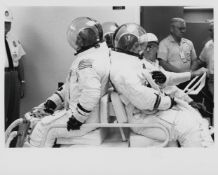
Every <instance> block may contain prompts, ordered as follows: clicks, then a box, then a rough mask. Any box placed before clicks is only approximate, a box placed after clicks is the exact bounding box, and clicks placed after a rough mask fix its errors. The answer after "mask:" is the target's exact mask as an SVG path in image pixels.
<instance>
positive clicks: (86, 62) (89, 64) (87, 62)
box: [78, 59, 92, 70]
mask: <svg viewBox="0 0 218 175" xmlns="http://www.w3.org/2000/svg"><path fill="white" fill-rule="evenodd" d="M85 68H92V60H90V59H86V60H82V61H80V62H79V65H78V69H79V70H82V69H85Z"/></svg>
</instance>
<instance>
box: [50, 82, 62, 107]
mask: <svg viewBox="0 0 218 175" xmlns="http://www.w3.org/2000/svg"><path fill="white" fill-rule="evenodd" d="M64 94H65V85H63V86H61V87H60V88H59V89H58V90H57V91H56V92H55V93H54V94H52V95H51V96H50V97H49V98H47V100H51V101H53V102H54V103H55V104H56V106H57V107H56V109H58V108H59V107H60V106H62V105H63V104H64V101H65V100H64V99H65V97H64Z"/></svg>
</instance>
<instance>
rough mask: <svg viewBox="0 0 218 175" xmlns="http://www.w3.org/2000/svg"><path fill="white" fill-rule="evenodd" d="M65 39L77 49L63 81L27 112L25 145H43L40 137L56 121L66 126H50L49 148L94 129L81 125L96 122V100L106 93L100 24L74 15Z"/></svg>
mask: <svg viewBox="0 0 218 175" xmlns="http://www.w3.org/2000/svg"><path fill="white" fill-rule="evenodd" d="M67 39H68V42H69V44H70V46H71V47H72V48H73V49H75V50H76V52H77V53H76V54H75V55H76V58H75V60H74V61H73V63H72V65H71V68H70V71H69V74H68V76H67V78H66V82H65V84H64V85H63V86H62V87H61V88H60V89H59V90H58V91H57V92H55V93H54V94H53V95H52V96H51V97H49V98H48V99H47V101H46V102H45V103H43V104H41V105H39V106H38V107H36V108H35V109H34V110H33V112H30V113H27V114H26V118H28V119H29V120H30V121H31V127H34V125H35V127H34V128H33V130H32V133H31V134H30V136H29V139H28V142H26V143H25V144H24V145H27V146H33V147H40V146H42V142H43V137H44V136H45V134H46V133H47V132H48V130H49V128H51V127H52V126H53V125H55V124H66V126H67V127H66V128H55V129H52V130H51V131H50V132H49V134H48V136H47V138H46V141H45V145H44V146H45V147H52V146H53V144H54V142H55V139H56V138H59V137H65V138H69V137H71V138H72V137H73V136H82V135H85V134H87V133H88V132H90V131H92V130H94V129H95V128H80V126H81V125H82V124H83V123H98V122H99V100H100V98H101V97H102V96H103V95H104V94H105V93H106V92H107V86H108V76H109V68H110V58H109V50H108V47H107V45H106V43H105V42H103V30H102V26H101V25H100V23H99V22H98V21H96V20H94V19H91V18H88V17H79V18H76V19H75V20H73V21H72V22H71V24H70V25H69V27H68V30H67ZM58 109H60V110H58Z"/></svg>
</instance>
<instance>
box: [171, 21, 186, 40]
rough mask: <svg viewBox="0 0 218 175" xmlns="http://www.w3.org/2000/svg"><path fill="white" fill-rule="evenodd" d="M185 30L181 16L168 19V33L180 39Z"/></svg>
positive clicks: (184, 23)
mask: <svg viewBox="0 0 218 175" xmlns="http://www.w3.org/2000/svg"><path fill="white" fill-rule="evenodd" d="M185 32H186V22H185V20H184V19H182V18H172V19H171V20H170V34H171V35H172V36H173V37H174V39H176V40H177V41H180V40H181V38H182V37H183V36H184V34H185Z"/></svg>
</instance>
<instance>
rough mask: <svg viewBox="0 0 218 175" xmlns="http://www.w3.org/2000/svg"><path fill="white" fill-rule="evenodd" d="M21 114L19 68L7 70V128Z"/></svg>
mask: <svg viewBox="0 0 218 175" xmlns="http://www.w3.org/2000/svg"><path fill="white" fill-rule="evenodd" d="M19 115H20V82H19V79H18V72H17V70H11V71H8V70H7V71H6V70H5V129H7V127H8V126H9V125H10V124H11V123H12V122H13V121H14V120H16V119H18V118H19Z"/></svg>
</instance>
